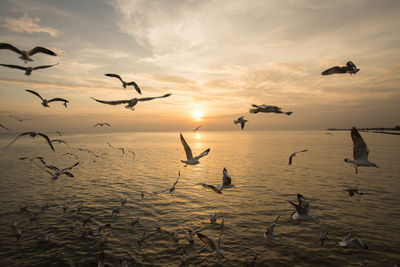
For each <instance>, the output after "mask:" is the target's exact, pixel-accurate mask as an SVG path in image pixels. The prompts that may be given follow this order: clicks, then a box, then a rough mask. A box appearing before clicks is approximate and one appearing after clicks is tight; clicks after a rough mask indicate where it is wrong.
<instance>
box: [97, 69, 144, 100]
mask: <svg viewBox="0 0 400 267" xmlns="http://www.w3.org/2000/svg"><path fill="white" fill-rule="evenodd" d="M104 75H105V76H108V77H113V78H117V79H119V80H120V81H121V82H122V87H124V89H126V87H127V86H129V85H133V87H135V90H136V91H137V92H138V93H139V94H140V95H141V94H142V91H141V90H140V88H139V86H138V85H137V84H136V83H135V82H134V81H132V82H129V83H127V82H125V81H124V80H122V78H121V76H119V75H118V74H114V73H106V74H104Z"/></svg>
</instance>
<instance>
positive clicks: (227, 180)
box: [217, 168, 234, 191]
mask: <svg viewBox="0 0 400 267" xmlns="http://www.w3.org/2000/svg"><path fill="white" fill-rule="evenodd" d="M231 187H234V185H233V184H232V179H231V177H230V176H229V174H228V171H227V169H226V168H224V169H223V170H222V184H219V185H217V188H218V189H219V190H220V191H222V189H225V188H231Z"/></svg>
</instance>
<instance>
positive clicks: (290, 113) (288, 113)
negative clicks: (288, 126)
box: [285, 111, 293, 116]
mask: <svg viewBox="0 0 400 267" xmlns="http://www.w3.org/2000/svg"><path fill="white" fill-rule="evenodd" d="M292 113H293V112H291V111H289V112H285V114H286V115H288V116H290V115H292Z"/></svg>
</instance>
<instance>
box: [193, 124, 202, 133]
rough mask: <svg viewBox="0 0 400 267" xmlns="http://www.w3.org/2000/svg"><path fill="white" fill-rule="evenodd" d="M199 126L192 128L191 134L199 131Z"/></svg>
mask: <svg viewBox="0 0 400 267" xmlns="http://www.w3.org/2000/svg"><path fill="white" fill-rule="evenodd" d="M200 127H201V125H199V126H197V127H196V128H194V130H193V132H197V131H198V130H199V129H200Z"/></svg>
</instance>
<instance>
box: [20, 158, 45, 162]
mask: <svg viewBox="0 0 400 267" xmlns="http://www.w3.org/2000/svg"><path fill="white" fill-rule="evenodd" d="M26 159H29V160H30V161H34V160H35V159H40V160H43V157H34V158H27V157H22V158H19V160H26Z"/></svg>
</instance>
